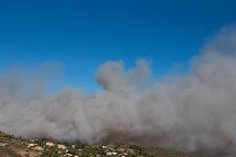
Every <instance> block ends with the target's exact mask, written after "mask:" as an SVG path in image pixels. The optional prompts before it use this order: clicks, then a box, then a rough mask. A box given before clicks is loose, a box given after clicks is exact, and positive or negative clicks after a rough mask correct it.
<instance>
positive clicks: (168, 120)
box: [0, 27, 236, 156]
mask: <svg viewBox="0 0 236 157" xmlns="http://www.w3.org/2000/svg"><path fill="white" fill-rule="evenodd" d="M160 68H161V67H160ZM150 75H151V72H150V69H149V62H148V61H146V60H139V61H137V64H136V67H135V68H133V69H131V70H128V71H126V70H125V68H124V64H123V63H122V62H114V61H109V62H107V63H105V64H103V65H101V66H100V67H99V68H98V71H97V78H96V81H97V83H98V84H100V85H101V86H102V87H103V90H101V91H99V92H97V93H96V94H88V93H83V92H80V91H75V90H66V91H64V92H62V93H61V94H59V95H57V96H49V95H48V94H46V93H45V92H44V90H43V89H41V88H38V87H41V84H40V85H38V83H37V82H38V81H36V83H34V82H33V83H32V82H31V84H32V85H33V87H37V88H36V89H34V88H30V89H28V88H27V89H25V86H26V85H27V82H25V79H24V77H22V76H21V75H20V74H18V73H15V72H11V73H8V74H2V75H1V76H0V130H3V131H7V132H10V133H13V134H15V135H20V136H24V137H41V138H54V139H58V140H71V141H80V142H87V143H102V142H114V141H124V140H127V141H141V142H147V143H151V144H157V145H160V146H163V147H173V148H175V149H182V150H186V151H199V150H200V151H208V152H209V151H210V152H213V153H216V154H218V156H219V154H221V155H220V156H223V155H225V156H235V155H236V29H235V28H234V27H231V28H227V29H223V30H221V31H220V33H219V34H218V35H217V36H216V37H215V38H214V39H213V40H212V41H211V42H210V43H208V44H207V45H206V46H205V47H204V48H203V49H202V50H201V53H200V55H199V56H197V57H195V58H194V59H193V62H192V63H191V68H190V70H189V71H188V72H187V74H185V76H182V77H181V79H174V80H172V81H170V82H169V83H168V82H165V81H158V82H156V83H155V85H153V86H152V88H143V87H144V86H145V81H146V80H148V78H149V76H150ZM173 78H174V77H173ZM27 86H29V85H27ZM35 91H36V92H35ZM36 95H37V96H36Z"/></svg>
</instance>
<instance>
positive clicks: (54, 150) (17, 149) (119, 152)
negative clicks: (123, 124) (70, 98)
mask: <svg viewBox="0 0 236 157" xmlns="http://www.w3.org/2000/svg"><path fill="white" fill-rule="evenodd" d="M105 156H113V157H200V156H198V155H191V154H186V153H182V152H177V151H169V150H165V149H161V148H156V147H152V146H141V145H137V144H112V145H86V144H69V143H57V142H50V141H46V140H40V139H22V138H16V137H14V136H11V135H8V134H5V133H3V132H0V157H105Z"/></svg>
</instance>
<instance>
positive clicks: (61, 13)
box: [0, 0, 236, 91]
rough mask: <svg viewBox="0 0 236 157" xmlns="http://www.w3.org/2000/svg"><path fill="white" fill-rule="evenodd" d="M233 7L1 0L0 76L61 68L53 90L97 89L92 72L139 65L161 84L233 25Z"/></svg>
mask: <svg viewBox="0 0 236 157" xmlns="http://www.w3.org/2000/svg"><path fill="white" fill-rule="evenodd" d="M235 7H236V1H234V0H214V1H213V0H198V1H197V0H178V1H177V0H166V1H158V0H142V1H141V0H83V1H82V0H21V1H19V0H14V1H13V0H1V1H0V72H1V71H2V70H3V69H6V68H9V67H11V66H19V65H20V66H23V67H32V69H33V68H34V67H38V66H39V65H41V64H43V63H45V62H58V63H60V64H61V65H63V68H62V73H63V77H62V78H61V79H60V80H59V86H60V85H63V84H69V85H71V86H74V87H76V88H81V89H84V90H88V91H93V90H96V89H98V86H97V85H96V82H95V79H94V78H95V73H96V69H97V67H98V66H99V65H100V64H102V63H104V62H105V61H108V60H122V61H124V62H125V63H126V64H127V66H128V67H130V66H132V65H133V63H134V61H135V60H136V59H139V58H147V59H149V60H151V61H152V70H153V72H154V74H155V76H156V77H161V76H163V75H164V74H165V73H167V72H168V71H169V70H170V69H171V67H173V66H174V65H176V64H182V65H186V64H187V63H188V62H189V60H190V59H191V58H192V57H193V56H194V55H196V54H197V53H198V50H199V48H201V46H202V45H203V44H204V43H205V42H207V40H208V39H210V38H211V37H212V35H213V34H214V33H215V32H217V30H218V29H219V28H221V27H223V26H227V25H230V24H233V23H235V22H236V9H235Z"/></svg>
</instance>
